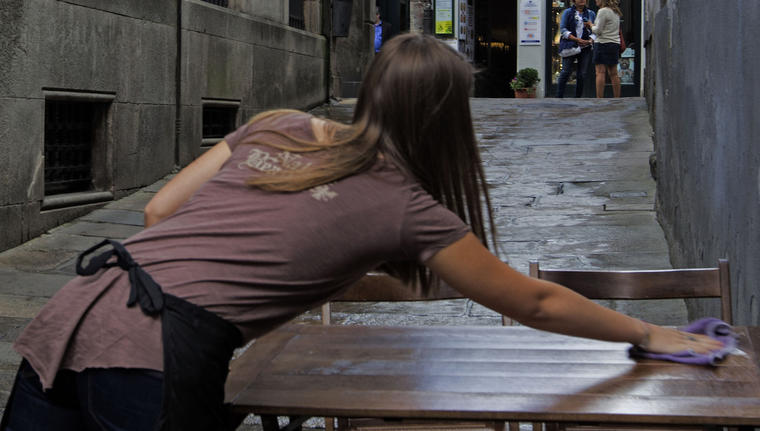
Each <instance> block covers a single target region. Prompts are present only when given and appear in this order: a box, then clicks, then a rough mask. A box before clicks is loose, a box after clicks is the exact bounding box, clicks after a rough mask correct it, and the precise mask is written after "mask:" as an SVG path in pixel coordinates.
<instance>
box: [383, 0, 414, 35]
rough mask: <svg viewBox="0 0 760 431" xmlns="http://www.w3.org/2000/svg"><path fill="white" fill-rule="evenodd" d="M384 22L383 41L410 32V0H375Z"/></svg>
mask: <svg viewBox="0 0 760 431" xmlns="http://www.w3.org/2000/svg"><path fill="white" fill-rule="evenodd" d="M375 6H377V7H379V8H380V16H381V17H382V20H383V40H384V41H385V40H388V39H390V38H391V37H393V36H395V35H397V34H399V33H405V32H407V31H409V0H375Z"/></svg>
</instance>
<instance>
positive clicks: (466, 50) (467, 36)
mask: <svg viewBox="0 0 760 431" xmlns="http://www.w3.org/2000/svg"><path fill="white" fill-rule="evenodd" d="M458 10H459V52H461V53H462V54H463V55H464V56H465V58H467V59H468V60H470V61H473V59H474V53H475V41H474V36H475V29H474V21H475V18H474V16H473V7H472V5H468V4H467V2H466V1H465V0H460V1H459V9H458Z"/></svg>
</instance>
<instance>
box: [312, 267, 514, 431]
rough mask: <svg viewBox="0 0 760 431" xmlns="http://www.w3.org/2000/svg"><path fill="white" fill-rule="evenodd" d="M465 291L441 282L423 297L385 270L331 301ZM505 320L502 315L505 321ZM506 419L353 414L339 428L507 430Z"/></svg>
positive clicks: (326, 316)
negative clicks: (412, 418) (387, 417)
mask: <svg viewBox="0 0 760 431" xmlns="http://www.w3.org/2000/svg"><path fill="white" fill-rule="evenodd" d="M462 298H464V297H463V296H462V294H460V293H459V292H458V291H456V290H454V289H453V288H451V287H449V286H447V285H445V284H442V285H441V287H440V289H439V290H438V292H436V293H435V294H433V295H431V296H429V297H423V296H421V295H419V294H418V293H416V292H414V291H413V290H412V289H410V288H408V287H407V286H405V285H404V284H403V283H401V282H400V281H399V280H398V279H396V278H393V277H390V276H388V275H385V274H377V273H370V274H368V275H366V276H365V277H364V278H362V279H361V280H360V281H359V282H357V283H356V284H354V285H353V286H351V287H350V288H349V289H348V290H346V291H345V292H343V294H342V295H341V296H339V297H337V298H333V300H332V302H399V301H432V300H445V299H462ZM330 304H331V303H329V302H328V303H326V304H324V305H323V306H322V309H321V318H322V324H323V325H330V324H331V323H332V319H331V307H330ZM505 321H506V320H505V319H504V318H502V322H505ZM504 426H505V424H504V423H503V422H498V423H494V422H487V423H485V422H453V421H452V422H447V421H406V420H404V421H397V420H393V421H381V420H375V419H360V418H350V419H344V418H339V419H338V430H339V431H344V430H346V431H347V430H349V429H350V430H353V431H391V430H392V431H399V430H403V431H429V430H440V431H449V430H452V431H453V430H456V431H504ZM325 431H334V421H333V418H325Z"/></svg>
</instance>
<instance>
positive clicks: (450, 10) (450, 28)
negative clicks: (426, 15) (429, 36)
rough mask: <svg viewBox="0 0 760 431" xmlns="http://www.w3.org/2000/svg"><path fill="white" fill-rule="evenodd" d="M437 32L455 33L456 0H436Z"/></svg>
mask: <svg viewBox="0 0 760 431" xmlns="http://www.w3.org/2000/svg"><path fill="white" fill-rule="evenodd" d="M435 34H454V0H435Z"/></svg>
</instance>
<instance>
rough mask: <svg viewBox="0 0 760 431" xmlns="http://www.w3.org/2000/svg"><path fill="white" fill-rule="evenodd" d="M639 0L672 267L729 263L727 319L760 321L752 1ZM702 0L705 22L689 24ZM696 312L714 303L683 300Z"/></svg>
mask: <svg viewBox="0 0 760 431" xmlns="http://www.w3.org/2000/svg"><path fill="white" fill-rule="evenodd" d="M711 6H715V4H714V3H712V2H707V1H702V0H699V1H685V0H662V1H656V2H655V1H648V2H646V24H645V33H644V36H645V37H644V41H645V46H646V50H647V56H646V61H647V67H646V77H645V81H646V86H645V88H646V97H647V101H648V105H649V109H650V115H651V119H652V123H653V126H654V127H653V129H654V142H655V150H656V173H657V210H658V216H659V219H660V224H661V225H662V227H663V230H664V231H665V234H666V237H667V239H668V244H669V245H670V247H671V250H670V256H671V260H672V263H673V266H674V267H685V268H689V267H702V266H715V265H716V263H717V260H718V259H719V258H728V259H729V261H730V265H731V287H732V289H731V290H732V296H733V310H734V313H733V314H734V321H735V323H737V324H742V325H758V324H760V266H759V265H758V264H757V262H758V258H759V257H760V108H759V107H758V101H760V81H758V79H756V76H757V70H758V69H760V49H759V48H758V47H757V44H756V43H755V41H756V37H757V36H756V34H755V32H754V29H755V27H756V25H755V24H756V23H757V22H758V20H760V3H758V2H753V1H734V2H721V3H720V4H719V8H717V9H712V8H711ZM708 8H711V18H710V21H711V22H714V23H715V26H714V28H713V29H712V31H710V32H707V33H704V32H699V31H696V32H695V31H694V28H697V27H698V26H699V25H700V24H701V23H703V22H704V21H705V17H704V12H705V11H706V10H707V9H708ZM687 305H688V307H689V311H690V312H693V313H695V315H714V316H719V315H720V314H719V311H718V310H719V308H717V305H716V304H715V303H712V302H708V301H699V300H691V301H688V304H687Z"/></svg>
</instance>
